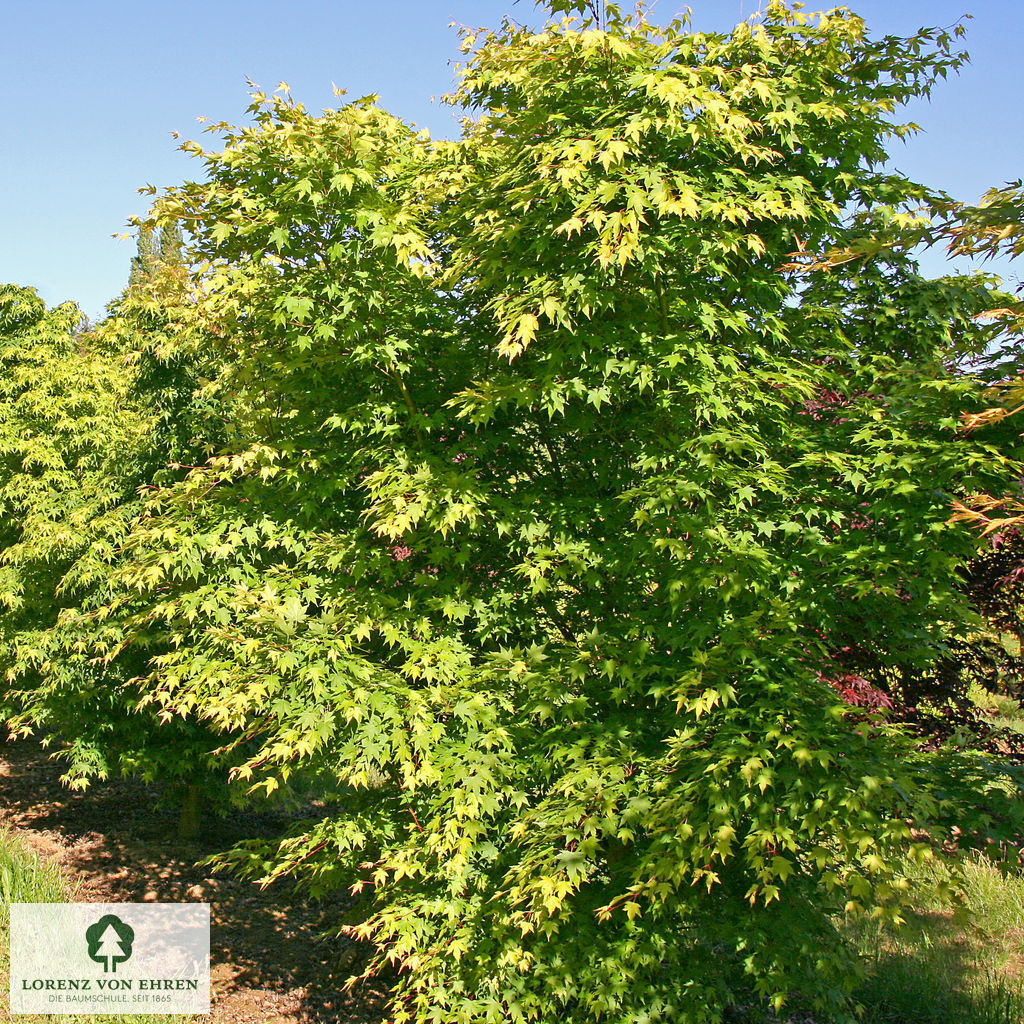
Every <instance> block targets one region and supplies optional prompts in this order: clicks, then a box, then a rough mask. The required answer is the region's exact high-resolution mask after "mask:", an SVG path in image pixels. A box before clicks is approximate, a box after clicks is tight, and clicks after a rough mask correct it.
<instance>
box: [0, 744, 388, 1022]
mask: <svg viewBox="0 0 1024 1024" xmlns="http://www.w3.org/2000/svg"><path fill="white" fill-rule="evenodd" d="M60 775H61V767H60V765H59V764H56V763H54V762H53V761H51V760H50V759H49V754H48V752H47V751H45V750H43V749H42V748H41V747H40V746H39V744H38V743H34V742H31V741H27V740H19V741H16V742H10V741H9V742H7V743H5V744H3V745H0V826H8V827H10V828H12V829H13V830H15V831H16V833H17V834H18V836H19V838H20V839H21V840H22V841H23V842H24V843H25V844H26V845H27V846H29V847H30V848H32V849H35V850H36V851H38V852H39V853H40V854H41V855H42V856H43V857H45V858H47V859H49V860H51V861H55V862H56V863H58V864H59V865H60V866H61V868H62V869H63V870H64V871H65V873H66V874H67V876H68V877H69V879H71V880H72V882H73V884H75V885H76V886H77V889H76V891H75V895H74V898H75V899H77V900H81V901H85V902H106V901H113V902H144V901H150V900H151V901H155V902H166V903H174V902H182V901H192V902H208V903H209V904H210V913H211V935H210V945H211V971H212V978H213V1006H212V1014H211V1016H210V1017H209V1018H208V1020H210V1021H211V1024H336V1022H337V1024H350V1022H356V1021H359V1022H363V1024H380V1022H383V1021H384V1019H385V1016H386V1014H385V1010H384V1004H385V995H386V992H385V986H383V985H378V986H376V987H372V986H369V985H362V986H360V987H358V988H357V989H355V990H353V991H352V992H346V991H344V989H343V982H344V980H345V978H346V977H347V976H348V974H350V973H358V965H359V960H360V958H361V957H362V956H363V955H364V951H363V950H362V949H361V948H360V947H358V946H356V945H355V944H353V943H350V942H348V941H347V940H345V939H338V938H324V937H323V935H322V933H323V931H324V930H325V929H327V928H329V927H330V925H331V923H332V922H333V921H335V920H336V919H337V918H338V916H339V915H340V913H341V912H342V911H343V910H344V909H345V905H346V903H347V902H349V901H347V900H346V899H345V898H344V897H342V898H339V899H337V900H335V901H327V902H319V903H314V902H310V901H307V900H305V899H303V898H302V897H301V896H296V895H294V894H293V893H291V892H290V891H289V890H288V889H286V888H284V887H280V886H276V887H270V888H268V889H265V890H261V889H259V888H258V887H257V886H256V885H254V884H252V883H250V882H245V881H240V880H239V879H236V878H232V877H230V876H227V875H224V874H222V873H217V872H214V871H212V870H211V869H210V868H208V867H197V866H196V865H197V862H198V861H200V860H202V859H203V858H204V857H206V856H208V855H209V854H211V853H214V852H217V851H219V850H223V849H226V848H227V847H228V846H230V845H231V844H232V843H234V842H236V841H238V840H241V839H245V838H252V837H256V836H261V835H266V836H271V835H276V834H279V833H280V832H281V831H282V829H283V828H284V826H285V825H286V824H287V819H286V818H285V817H283V816H276V815H273V814H256V813H235V814H232V815H231V816H230V817H228V818H226V819H223V820H219V819H213V820H212V821H211V822H210V823H209V824H208V825H207V827H205V828H204V831H203V834H202V837H201V838H200V839H199V840H197V841H188V842H186V841H181V840H178V839H177V838H176V836H175V824H176V823H175V815H174V813H173V812H172V811H171V810H170V809H168V808H165V807H162V806H160V803H159V799H158V793H157V791H156V790H155V789H153V788H152V787H150V786H147V785H145V784H144V783H141V782H138V781H136V780H132V779H114V780H110V781H107V782H104V783H101V784H97V785H95V786H92V787H90V788H89V789H88V790H86V791H85V792H83V793H76V792H71V791H69V790H67V789H66V788H64V787H63V786H61V784H60V781H59V778H60Z"/></svg>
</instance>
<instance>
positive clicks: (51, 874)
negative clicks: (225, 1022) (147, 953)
mask: <svg viewBox="0 0 1024 1024" xmlns="http://www.w3.org/2000/svg"><path fill="white" fill-rule="evenodd" d="M74 898H75V890H74V886H73V885H72V884H71V883H70V881H69V880H68V879H66V878H65V877H64V876H63V875H62V874H61V872H60V871H59V870H58V869H57V868H56V867H54V866H53V865H52V864H47V863H45V862H44V861H42V860H40V858H39V856H38V855H37V854H35V853H32V852H30V851H28V850H26V849H25V848H24V846H22V845H21V844H20V843H19V842H18V841H17V839H16V838H15V837H14V836H13V835H12V834H11V833H10V832H6V831H2V830H0V978H2V981H0V1011H2V1012H3V1013H4V1015H5V1017H7V1016H9V1015H10V1003H9V995H8V991H7V989H8V984H7V979H8V978H9V977H10V975H9V973H8V970H9V967H10V962H9V961H10V922H11V904H12V903H63V902H73V901H74ZM10 1019H11V1020H16V1021H19V1022H22V1021H23V1022H24V1024H44V1022H51V1021H52V1022H53V1024H75V1022H78V1024H184V1022H186V1021H188V1020H190V1019H193V1020H195V1019H196V1018H187V1017H180V1016H171V1015H168V1014H159V1015H156V1016H153V1015H145V1016H143V1015H134V1014H133V1015H131V1016H122V1015H121V1014H118V1015H117V1016H108V1015H102V1016H101V1015H95V1014H90V1015H80V1014H73V1015H70V1016H63V1015H61V1016H58V1015H56V1014H50V1013H44V1014H18V1016H17V1017H13V1016H11V1018H10ZM199 1019H202V1018H199Z"/></svg>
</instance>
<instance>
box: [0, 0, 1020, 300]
mask: <svg viewBox="0 0 1024 1024" xmlns="http://www.w3.org/2000/svg"><path fill="white" fill-rule="evenodd" d="M684 6H685V5H684V4H681V3H678V2H677V0H659V2H658V3H657V4H656V5H655V8H654V10H655V16H658V17H661V18H663V19H664V20H668V19H670V18H671V17H672V16H673V15H675V14H676V13H677V12H678V11H680V10H681V9H682V8H683V7H684ZM690 6H691V7H692V9H693V13H694V23H695V26H696V27H698V28H713V29H725V28H728V27H730V26H731V25H733V24H734V23H735V22H736V21H738V20H739V19H740V18H741V17H744V16H748V15H750V14H752V13H753V12H754V11H756V10H757V8H758V0H691V3H690ZM819 6H826V5H825V4H817V3H809V4H808V8H809V9H815V8H817V7H819ZM850 6H851V7H853V9H854V10H856V11H857V12H858V13H859V14H861V15H862V16H863V17H864V18H865V19H866V20H867V23H868V25H869V28H870V30H871V32H872V34H876V35H878V34H887V33H898V34H904V35H905V34H909V33H911V32H913V31H915V30H916V29H917V28H918V27H920V26H922V25H942V26H949V25H952V24H953V23H955V22H956V21H957V20H958V19H959V18H960V17H961V16H962V15H964V14H967V13H970V14H973V15H974V18H973V20H972V21H971V22H970V23H969V29H968V36H967V40H966V46H967V49H968V50H969V51H970V53H971V58H972V63H971V65H970V66H969V67H968V68H967V69H966V70H965V71H964V72H963V73H962V74H961V76H960V77H959V78H958V79H956V80H951V81H949V82H947V83H944V84H940V85H939V87H938V88H937V89H936V91H935V93H934V94H933V98H932V101H931V103H927V104H926V103H922V104H918V105H917V106H915V107H913V108H911V109H910V111H909V113H908V118H909V119H913V120H915V121H917V122H918V123H919V124H921V125H922V126H923V128H924V129H925V132H924V134H922V135H920V136H918V137H917V138H916V139H914V140H913V141H912V142H910V143H909V144H907V145H905V146H902V145H901V146H898V147H897V148H896V149H895V151H894V153H893V163H894V164H895V166H896V167H898V168H899V169H900V170H902V171H905V172H906V173H907V174H909V175H910V176H911V177H914V178H916V179H918V180H920V181H923V182H925V183H926V184H928V185H932V186H935V187H939V188H942V189H945V190H947V191H948V192H950V193H951V194H952V195H954V196H956V197H957V198H962V199H975V198H977V197H978V196H979V195H980V194H981V193H982V192H983V191H984V190H985V189H986V188H988V187H989V186H992V185H998V184H1001V183H1002V182H1004V181H1007V180H1011V179H1014V178H1018V177H1020V176H1021V175H1022V174H1024V133H1022V132H1021V131H1020V125H1021V114H1020V102H1021V95H1022V93H1024V89H1022V86H1024V70H1022V63H1021V58H1020V40H1021V39H1022V38H1024V2H1022V0H860V2H856V0H854V2H851V4H850ZM2 11H3V20H2V32H0V79H2V85H3V88H2V91H0V282H6V281H15V282H17V283H20V284H29V285H34V286H35V287H37V288H38V289H39V291H40V293H41V294H42V295H43V297H44V298H45V299H46V300H47V301H48V302H59V301H62V300H64V299H69V298H70V299H75V300H76V301H78V302H79V303H80V304H81V305H82V307H83V308H84V309H85V311H86V312H87V313H88V314H90V315H91V316H94V317H95V316H96V315H97V314H99V313H101V312H102V310H103V307H104V305H105V304H106V303H107V302H108V301H109V300H110V299H112V298H113V297H114V296H115V295H116V294H117V293H118V292H119V291H120V289H121V288H122V286H123V285H124V282H125V280H126V279H127V274H128V262H129V259H130V258H131V255H132V253H133V251H134V245H133V243H132V242H130V241H119V240H116V239H115V238H113V237H111V236H112V235H114V234H116V233H118V232H120V231H123V230H124V224H125V220H126V218H127V217H129V216H130V215H131V214H134V213H141V212H143V211H144V209H145V207H146V201H145V200H144V199H142V198H141V197H140V196H138V195H137V193H136V189H137V188H139V187H140V186H142V185H145V184H147V183H150V182H151V183H153V184H155V185H158V186H166V185H171V184H175V183H176V182H179V181H182V180H184V179H185V178H187V177H189V176H194V175H195V174H197V173H198V171H199V168H198V165H195V164H194V163H193V162H192V161H190V160H189V159H188V158H186V157H185V156H184V155H183V154H181V153H179V152H177V150H176V146H177V143H176V142H175V141H174V140H173V139H172V137H171V132H173V131H179V132H181V133H182V135H183V136H184V137H196V136H197V134H198V132H199V126H198V125H197V123H196V120H195V119H196V117H197V116H199V115H205V116H206V117H209V118H210V119H212V120H228V121H231V122H233V123H237V122H238V121H239V120H240V119H241V118H242V117H243V116H244V110H245V107H246V106H247V104H248V102H249V100H248V95H247V86H246V78H247V77H248V78H251V79H253V80H254V81H255V82H257V83H259V84H260V85H261V86H263V87H264V88H265V89H267V90H268V91H269V90H272V89H273V88H274V87H276V85H277V84H278V82H279V81H281V80H285V81H287V82H288V83H289V84H290V85H291V88H292V94H293V95H294V96H295V97H296V98H297V99H299V100H301V101H302V102H303V103H305V104H306V106H307V107H309V108H310V109H318V108H320V107H324V106H333V105H336V104H337V100H335V98H334V97H333V95H332V83H336V84H337V85H338V86H339V87H341V88H344V89H347V90H348V92H349V94H350V95H351V96H354V97H355V96H361V95H364V94H366V93H370V92H376V93H378V94H379V95H380V97H381V102H382V103H383V104H384V106H386V107H387V108H388V109H390V110H391V111H393V112H394V113H396V114H398V115H399V116H401V117H404V118H406V119H407V120H411V121H414V122H416V123H417V124H420V125H423V126H426V127H429V128H430V130H431V132H432V133H433V134H434V135H449V136H450V135H454V134H455V126H454V122H453V119H452V118H453V115H452V112H451V111H450V110H449V109H448V108H446V107H443V106H441V105H440V104H439V103H436V102H431V98H432V97H436V96H439V95H441V94H443V93H445V92H446V91H448V89H449V88H450V86H451V82H452V68H451V62H452V61H454V60H457V59H458V57H459V55H458V51H457V37H456V35H455V32H454V30H452V29H450V28H448V24H449V22H451V21H456V22H459V23H462V24H468V25H474V26H476V25H493V24H496V23H497V22H498V20H499V18H500V17H501V15H502V14H503V13H506V12H508V13H511V14H513V15H514V16H516V17H517V18H519V19H520V20H528V19H534V18H535V17H536V14H535V9H534V7H533V5H532V2H531V0H519V3H516V4H513V3H512V0H419V2H416V0H378V2H377V3H376V4H374V3H367V2H366V0H359V2H354V0H286V2H284V3H282V2H276V3H271V2H269V0H245V2H244V3H243V2H241V0H175V2H174V3H169V2H166V0H148V2H147V0H133V2H125V0H88V2H83V0H31V2H28V3H15V2H14V0H4V2H3V7H2ZM925 265H926V268H927V269H928V270H929V271H930V272H938V271H939V270H941V268H942V265H943V263H942V259H941V257H940V256H939V255H937V254H930V255H927V256H926V258H925ZM997 269H1000V270H1004V271H1006V272H1007V274H1008V280H1009V281H1011V282H1012V281H1013V279H1014V276H1015V270H1014V268H1006V267H1004V266H1000V267H998V268H997ZM1016 272H1019V271H1016Z"/></svg>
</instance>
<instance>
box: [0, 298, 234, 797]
mask: <svg viewBox="0 0 1024 1024" xmlns="http://www.w3.org/2000/svg"><path fill="white" fill-rule="evenodd" d="M0 304H2V305H0V309H2V310H3V314H2V321H0V323H2V325H3V331H2V333H0V397H2V401H0V511H2V515H3V525H2V527H0V665H2V669H3V671H4V673H5V675H6V676H7V678H8V680H9V683H10V686H9V688H8V690H7V692H6V694H4V696H3V703H2V707H3V711H4V714H5V717H6V719H7V722H8V725H9V727H10V729H11V730H12V732H14V733H15V734H27V733H29V732H31V731H35V730H42V731H43V732H44V734H45V735H46V736H47V737H48V738H49V740H50V741H52V742H56V743H57V744H58V754H59V755H60V756H61V757H62V758H64V759H65V760H66V761H67V762H68V771H67V775H66V776H65V780H66V781H67V782H69V783H71V784H72V785H75V786H81V785H84V784H85V782H86V781H87V779H88V778H90V777H92V776H99V777H101V778H102V777H106V776H107V775H108V774H110V773H111V772H125V773H139V774H142V775H144V776H147V777H150V778H155V777H159V778H161V779H163V780H165V781H169V780H173V779H176V778H180V779H184V780H187V781H188V782H190V783H193V784H198V783H196V779H197V778H201V777H202V775H203V766H204V765H208V764H209V763H210V762H211V761H212V760H214V759H212V758H211V757H210V754H209V751H210V749H211V748H212V747H213V746H214V745H215V744H214V742H213V740H212V736H211V733H210V731H209V730H208V729H207V728H205V727H203V726H201V725H196V724H195V723H192V724H187V723H179V724H177V725H172V726H171V727H168V726H167V725H162V726H161V725H160V721H159V716H158V715H157V714H156V713H155V712H152V711H150V712H148V713H145V712H140V708H139V698H140V694H139V692H138V689H137V688H135V687H133V686H132V685H131V683H130V678H131V676H132V675H134V674H135V673H136V672H137V671H138V669H139V668H140V667H141V666H142V665H144V664H145V659H146V656H147V648H146V643H145V638H144V637H135V638H133V641H134V646H133V648H132V652H131V654H130V655H129V656H128V657H126V658H122V659H121V662H120V663H119V668H120V669H121V673H120V675H119V674H118V673H117V672H111V671H108V670H107V669H106V667H105V665H104V661H103V656H104V654H105V653H106V650H105V648H104V647H103V644H102V642H101V641H100V640H99V638H98V637H96V636H93V637H91V638H90V639H91V643H84V642H83V638H82V636H80V635H76V634H74V633H73V632H72V633H70V634H64V632H63V622H64V618H63V617H64V613H65V612H66V611H67V610H68V608H69V606H72V605H74V604H75V602H76V601H78V600H80V599H81V598H82V597H83V595H87V594H91V595H93V596H94V599H95V600H99V599H100V597H101V595H103V594H104V593H105V592H106V591H105V589H104V588H105V586H106V584H105V580H104V578H103V575H102V572H101V570H102V568H103V567H104V566H105V565H106V563H107V561H108V560H109V557H110V555H111V553H112V552H114V551H115V550H117V549H118V548H119V546H120V545H121V543H123V541H124V539H125V537H126V536H127V535H128V534H129V533H130V531H131V528H132V524H133V523H134V521H135V519H136V518H137V516H138V515H140V514H141V513H142V511H143V504H142V502H141V501H140V498H139V495H138V493H137V491H138V489H139V487H140V486H142V485H143V484H144V483H147V482H148V481H150V480H153V479H160V474H159V472H157V470H159V469H163V467H166V466H167V464H168V462H169V461H170V459H171V458H173V457H174V456H175V455H177V454H178V449H177V447H175V446H174V445H170V444H169V443H168V441H167V438H166V436H165V435H166V434H167V430H166V428H165V426H164V424H165V422H166V414H164V415H161V412H162V410H161V401H162V400H164V399H165V396H164V393H163V392H162V391H161V390H160V389H159V388H157V387H156V386H155V383H154V382H155V381H156V380H157V377H156V375H155V369H154V368H155V367H157V366H160V365H166V360H161V359H160V358H159V357H157V356H155V355H154V354H153V353H152V352H151V351H143V352H141V353H140V352H132V351H131V350H130V348H129V347H128V343H130V342H135V343H136V344H138V343H139V341H140V339H148V341H149V343H150V348H152V343H153V340H154V337H155V331H154V325H153V323H152V322H149V323H145V324H143V323H142V320H141V317H142V313H141V312H140V310H139V308H138V307H139V303H138V302H134V303H133V302H132V301H131V300H125V301H124V302H122V303H121V304H119V305H118V304H115V313H114V315H113V316H112V317H111V318H109V319H108V320H107V322H106V324H105V327H104V328H103V329H101V330H100V331H99V332H96V333H93V334H91V335H80V334H76V333H75V327H76V325H77V324H78V323H79V321H80V314H79V312H78V308H77V307H76V306H74V305H73V304H71V303H66V304H64V305H63V306H58V307H56V308H55V309H53V310H49V311H47V310H46V309H45V306H44V305H43V303H42V302H41V301H40V300H39V299H38V298H37V297H36V296H35V293H34V292H33V290H32V289H25V288H17V287H16V286H5V287H4V288H3V289H2V290H0ZM161 309H162V310H163V314H162V316H163V320H164V321H165V322H166V321H167V319H168V313H169V311H171V310H172V309H173V306H172V305H171V304H170V302H169V301H167V297H166V295H165V297H164V300H163V302H162V305H161ZM133 363H134V364H135V365H136V366H141V367H142V368H143V369H147V368H148V372H147V373H136V374H133V373H132V372H131V365H132V364H133ZM179 390H180V389H179ZM178 411H179V412H181V410H180V409H179V410H178ZM187 423H188V418H187V417H185V416H182V419H181V424H179V425H178V426H179V429H180V427H181V426H182V425H184V424H187ZM178 476H179V477H180V476H181V474H180V473H179V474H178ZM172 478H173V474H172ZM65 635H66V636H67V640H68V645H67V647H66V648H63V647H58V646H55V643H56V638H57V637H61V636H65ZM213 788H214V789H217V788H220V789H222V788H223V783H220V785H219V787H217V786H214V787H213Z"/></svg>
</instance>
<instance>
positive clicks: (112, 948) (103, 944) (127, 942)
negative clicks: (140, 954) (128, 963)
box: [85, 914, 135, 974]
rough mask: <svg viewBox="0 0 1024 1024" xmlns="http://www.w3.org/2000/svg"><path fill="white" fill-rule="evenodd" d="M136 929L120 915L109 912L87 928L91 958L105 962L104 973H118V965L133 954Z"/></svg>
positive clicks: (86, 936) (86, 939) (98, 961)
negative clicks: (116, 915)
mask: <svg viewBox="0 0 1024 1024" xmlns="http://www.w3.org/2000/svg"><path fill="white" fill-rule="evenodd" d="M134 940H135V931H134V929H132V927H131V925H127V924H125V923H124V921H122V920H121V918H119V917H115V916H114V915H113V914H107V915H106V916H105V917H101V918H100V919H99V920H98V921H97V922H96V923H95V924H93V925H90V926H89V927H88V928H86V930H85V941H86V942H87V943H88V944H89V959H90V960H95V961H96V963H98V964H103V973H104V974H106V973H107V972H108V971H111V972H113V973H115V974H116V973H117V965H118V964H123V963H124V962H125V960H127V959H129V958H130V957H131V955H132V942H133V941H134Z"/></svg>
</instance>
